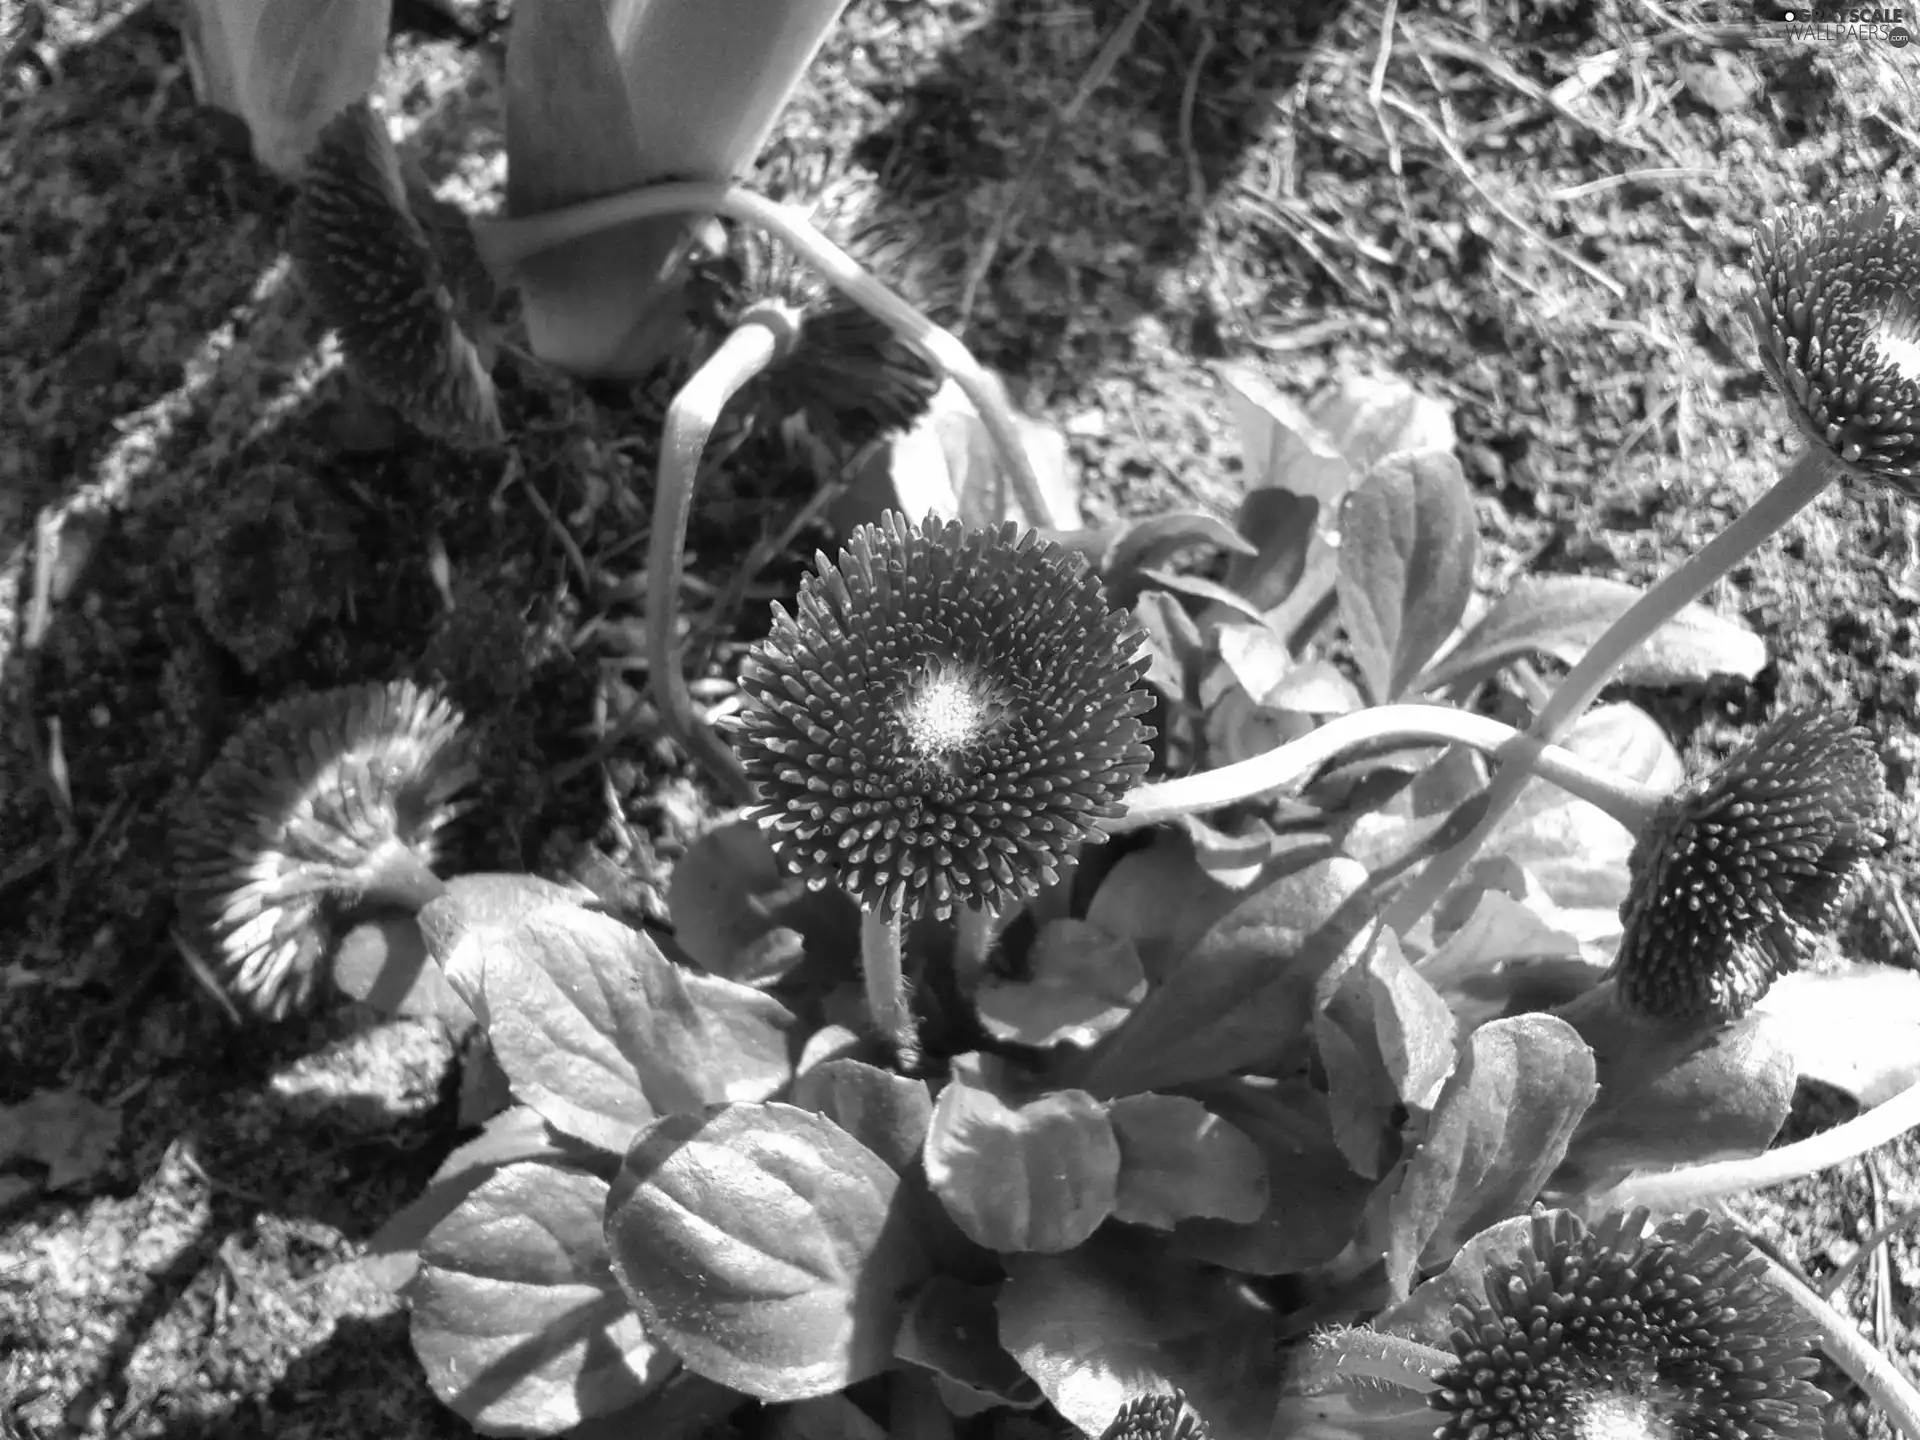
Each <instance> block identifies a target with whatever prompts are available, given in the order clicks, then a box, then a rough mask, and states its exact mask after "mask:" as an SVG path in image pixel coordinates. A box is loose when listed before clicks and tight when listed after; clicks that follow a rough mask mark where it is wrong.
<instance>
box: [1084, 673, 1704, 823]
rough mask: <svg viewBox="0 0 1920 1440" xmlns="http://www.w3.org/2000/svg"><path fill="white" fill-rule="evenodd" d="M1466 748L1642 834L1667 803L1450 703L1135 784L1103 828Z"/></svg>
mask: <svg viewBox="0 0 1920 1440" xmlns="http://www.w3.org/2000/svg"><path fill="white" fill-rule="evenodd" d="M1382 744H1394V745H1428V744H1441V745H1465V746H1468V747H1469V748H1471V749H1474V750H1479V751H1483V752H1487V753H1492V752H1495V751H1507V750H1512V751H1513V752H1515V753H1518V754H1521V755H1524V756H1525V757H1526V758H1527V759H1528V760H1529V761H1530V762H1532V764H1533V765H1535V766H1537V767H1538V773H1539V774H1540V775H1541V776H1543V777H1544V778H1546V779H1548V780H1551V781H1552V782H1553V783H1554V784H1556V785H1558V786H1559V787H1560V788H1561V789H1563V790H1565V791H1567V792H1568V793H1569V794H1572V795H1576V796H1578V797H1579V798H1580V799H1582V800H1586V801H1590V802H1591V803H1593V804H1595V805H1598V806H1599V807H1600V808H1601V809H1602V810H1604V811H1606V812H1607V814H1609V815H1611V816H1613V818H1614V819H1616V820H1618V821H1619V822H1620V823H1621V824H1622V825H1624V826H1626V827H1627V829H1629V830H1631V831H1633V832H1634V833H1635V834H1638V833H1639V832H1640V831H1641V830H1643V829H1644V828H1645V827H1646V824H1647V821H1648V819H1649V818H1650V817H1651V816H1652V814H1653V811H1654V809H1655V808H1656V807H1657V806H1658V805H1659V804H1660V803H1661V802H1662V801H1663V800H1664V799H1665V798H1666V797H1665V796H1664V795H1663V794H1661V793H1660V792H1658V791H1655V790H1651V789H1649V788H1648V787H1646V786H1644V785H1640V784H1638V783H1636V782H1634V781H1632V780H1629V779H1627V778H1626V777H1625V776H1623V775H1619V774H1616V773H1615V772H1614V771H1611V770H1609V769H1607V768H1606V767H1605V766H1602V765H1596V764H1594V763H1593V762H1592V761H1590V760H1583V759H1582V758H1581V757H1580V756H1578V755H1576V754H1574V753H1573V752H1572V751H1571V750H1564V749H1562V748H1560V747H1559V746H1557V745H1546V744H1542V743H1541V742H1540V741H1538V740H1535V739H1532V738H1531V737H1529V736H1526V735H1523V734H1522V733H1521V732H1520V731H1518V730H1516V729H1514V728H1513V726H1511V725H1507V724H1503V723H1502V722H1500V721H1498V720H1495V719H1492V718H1490V717H1489V716H1486V715H1475V714H1474V713H1473V712H1471V711H1468V710H1456V709H1454V708H1453V707H1452V706H1449V705H1377V706H1375V707H1374V708H1373V709H1371V710H1357V711H1355V712H1354V713H1353V714H1351V715H1342V716H1340V717H1339V718H1338V719H1334V720H1329V721H1328V722H1327V723H1326V724H1325V725H1322V726H1321V727H1320V728H1319V729H1318V730H1314V731H1310V732H1309V733H1307V734H1305V735H1302V736H1301V737H1300V738H1299V739H1298V740H1290V741H1288V742H1287V743H1286V744H1285V745H1279V746H1276V747H1275V748H1273V749H1272V750H1269V751H1267V752H1266V753H1265V754H1264V755H1255V756H1254V757H1253V758H1252V759H1249V760H1240V761H1236V762H1235V763H1234V764H1232V765H1222V766H1221V767H1220V768H1219V769H1217V770H1205V771H1202V772H1201V773H1200V774H1198V775H1184V776H1182V777H1180V778H1179V779H1178V780H1161V781H1158V782H1156V783H1154V784H1151V785H1141V786H1137V787H1136V788H1135V789H1134V791H1133V792H1132V794H1131V795H1129V796H1128V797H1127V813H1126V814H1125V815H1122V816H1120V817H1119V818H1118V819H1115V820H1108V821H1105V822H1103V823H1102V827H1101V828H1102V829H1104V830H1106V831H1107V832H1108V833H1109V834H1113V835H1119V834H1124V833H1125V832H1127V831H1129V830H1138V829H1140V828H1141V827H1142V826H1145V825H1154V824H1158V823H1159V822H1161V821H1163V820H1171V819H1173V818H1174V817H1176V816H1179V815H1195V814H1199V813H1201V812H1203V811H1207V810H1217V809H1220V808H1221V807H1223V806H1227V805H1235V804H1239V803H1241V802H1243V801H1247V800H1253V799H1257V798H1258V797H1260V796H1262V795H1270V794H1272V793H1273V792H1274V791H1277V790H1290V789H1294V788H1296V787H1298V786H1300V785H1303V784H1305V783H1306V782H1307V781H1308V780H1310V779H1312V778H1313V775H1314V773H1315V772H1316V771H1318V770H1319V769H1320V768H1321V767H1322V766H1323V765H1326V764H1328V763H1329V762H1331V761H1333V760H1337V759H1339V758H1340V757H1341V756H1343V755H1345V754H1346V753H1347V752H1349V751H1351V750H1358V749H1360V748H1361V747H1362V746H1369V745H1382Z"/></svg>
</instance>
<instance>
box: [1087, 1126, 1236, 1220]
mask: <svg viewBox="0 0 1920 1440" xmlns="http://www.w3.org/2000/svg"><path fill="white" fill-rule="evenodd" d="M1107 1113H1108V1117H1109V1119H1110V1120H1111V1121H1112V1124H1113V1134H1114V1138H1115V1139H1116V1140H1118V1141H1119V1142H1120V1183H1119V1188H1118V1190H1117V1191H1116V1193H1115V1198H1114V1205H1113V1218H1114V1219H1116V1220H1124V1221H1126V1222H1127V1223H1128V1224H1130V1225H1151V1226H1153V1227H1154V1228H1155V1229H1158V1230H1171V1229H1172V1228H1173V1227H1174V1226H1175V1225H1177V1224H1178V1223H1179V1222H1180V1221H1182V1220H1197V1219H1212V1220H1226V1221H1230V1222H1232V1223H1235V1224H1241V1225H1245V1224H1250V1223H1251V1222H1252V1221H1254V1220H1257V1219H1259V1218H1260V1216H1261V1214H1262V1213H1264V1212H1265V1210H1266V1208H1267V1198H1268V1191H1267V1162H1266V1160H1265V1158H1264V1157H1263V1156H1262V1155H1261V1153H1260V1148H1259V1147H1258V1146H1257V1145H1255V1144H1254V1143H1253V1141H1251V1140H1249V1139H1248V1138H1247V1137H1246V1136H1245V1135H1244V1134H1242V1133H1241V1132H1240V1131H1238V1130H1236V1129H1234V1127H1233V1126H1231V1125H1229V1124H1228V1123H1227V1122H1226V1121H1224V1120H1222V1119H1221V1118H1220V1117H1219V1116H1218V1115H1215V1114H1213V1113H1212V1112H1211V1111H1209V1110H1208V1109H1207V1107H1206V1106H1204V1105H1202V1104H1201V1103H1200V1102H1199V1101H1198V1100H1189V1099H1187V1098H1186V1097H1185V1096H1181V1095H1128V1096H1125V1097H1124V1098H1122V1099H1119V1100H1115V1101H1114V1102H1113V1103H1112V1104H1111V1105H1110V1106H1109V1107H1108V1112H1107Z"/></svg>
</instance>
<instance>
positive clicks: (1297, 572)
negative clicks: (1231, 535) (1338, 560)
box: [1227, 490, 1326, 614]
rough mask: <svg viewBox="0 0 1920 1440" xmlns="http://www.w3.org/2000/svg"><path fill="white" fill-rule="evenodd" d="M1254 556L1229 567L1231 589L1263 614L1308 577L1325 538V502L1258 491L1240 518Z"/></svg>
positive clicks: (1241, 557)
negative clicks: (1322, 528) (1310, 559)
mask: <svg viewBox="0 0 1920 1440" xmlns="http://www.w3.org/2000/svg"><path fill="white" fill-rule="evenodd" d="M1236 523H1237V524H1238V525H1239V527H1240V533H1241V534H1242V535H1244V536H1245V537H1246V538H1247V541H1248V548H1249V549H1250V550H1251V551H1252V552H1253V553H1252V554H1251V555H1238V556H1235V557H1234V558H1233V559H1232V560H1230V561H1228V562H1227V588H1228V589H1229V590H1231V591H1233V592H1234V594H1236V595H1241V596H1244V597H1245V598H1246V599H1247V600H1248V601H1249V602H1250V603H1251V604H1252V605H1253V607H1254V608H1255V609H1256V610H1259V611H1260V612H1261V613H1262V614H1265V613H1267V612H1268V611H1271V610H1272V609H1273V608H1274V607H1275V606H1277V605H1279V604H1280V603H1281V602H1283V601H1284V600H1286V599H1287V597H1288V596H1290V595H1292V594H1293V593H1294V591H1295V589H1297V588H1298V587H1299V585H1300V582H1301V581H1302V580H1303V579H1305V578H1306V574H1307V569H1308V557H1309V555H1310V553H1311V552H1312V551H1313V550H1314V549H1315V547H1316V544H1317V545H1318V546H1319V547H1320V548H1325V546H1326V539H1325V537H1324V536H1322V535H1321V534H1320V502H1319V501H1317V500H1313V499H1310V498H1308V497H1307V496H1304V495H1295V494H1293V493H1291V492H1290V491H1286V490H1254V491H1251V492H1250V493H1248V495H1247V496H1246V497H1245V498H1244V499H1243V500H1241V502H1240V512H1239V515H1238V516H1237V517H1236Z"/></svg>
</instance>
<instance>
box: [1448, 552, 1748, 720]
mask: <svg viewBox="0 0 1920 1440" xmlns="http://www.w3.org/2000/svg"><path fill="white" fill-rule="evenodd" d="M1640 595H1641V591H1640V590H1639V588H1638V587H1637V586H1633V585H1627V584H1624V583H1622V582H1621V581H1618V580H1603V579H1600V578H1599V577H1597V576H1592V575H1545V576H1539V577H1536V578H1534V579H1531V580H1522V581H1520V582H1519V583H1518V584H1516V585H1515V586H1514V587H1513V588H1512V589H1511V590H1509V591H1508V592H1507V593H1506V594H1505V595H1503V596H1501V597H1500V599H1499V600H1497V601H1495V602H1494V604H1493V606H1492V607H1491V608H1490V609H1489V610H1488V611H1487V613H1486V614H1485V615H1484V616H1482V617H1481V619H1480V622H1479V623H1478V624H1477V625H1475V626H1474V627H1473V628H1472V629H1471V630H1469V631H1468V632H1467V633H1466V634H1465V635H1463V636H1461V638H1460V642H1459V644H1457V645H1455V646H1454V647H1453V649H1452V650H1450V651H1449V652H1448V653H1447V655H1446V656H1445V657H1444V658H1443V659H1442V660H1441V661H1440V662H1439V663H1438V664H1436V665H1435V666H1434V667H1433V668H1432V669H1431V670H1429V671H1428V672H1427V673H1426V674H1425V675H1423V676H1421V677H1420V681H1419V684H1418V686H1417V687H1416V688H1417V689H1419V690H1422V691H1433V690H1446V689H1452V688H1455V687H1462V686H1470V685H1474V684H1477V683H1478V682H1479V681H1481V680H1484V679H1486V678H1487V677H1488V676H1489V675H1492V674H1493V673H1494V672H1495V671H1496V670H1499V669H1500V668H1501V667H1502V666H1504V665H1509V664H1511V663H1512V662H1513V661H1515V660H1519V659H1522V658H1524V657H1526V656H1529V655H1551V656H1552V657H1553V658H1554V659H1556V660H1560V661H1562V662H1564V663H1565V664H1568V665H1571V664H1573V663H1574V662H1576V661H1577V660H1579V658H1580V657H1581V656H1582V655H1584V654H1586V653H1587V651H1588V650H1589V649H1591V648H1592V647H1593V643H1594V641H1596V640H1598V639H1599V638H1600V636H1601V635H1602V634H1604V633H1605V631H1606V629H1607V627H1608V626H1610V625H1612V624H1613V622H1614V621H1615V620H1617V619H1619V618H1620V616H1622V615H1623V614H1625V613H1626V611H1627V610H1628V608H1629V607H1630V606H1632V604H1633V603H1634V601H1636V600H1638V599H1639V598H1640ZM1766 663H1767V647H1766V642H1765V641H1763V640H1761V639H1760V637H1759V636H1757V635H1755V634H1754V633H1753V631H1752V630H1750V629H1748V628H1747V627H1746V626H1745V625H1742V624H1740V623H1739V622H1737V621H1733V620H1726V619H1722V618H1721V617H1720V616H1717V615H1715V614H1714V613H1713V612H1712V611H1710V610H1708V609H1706V608H1704V607H1703V606H1700V605H1689V606H1687V607H1685V608H1684V609H1683V610H1681V611H1680V613H1679V614H1678V615H1676V616H1674V617H1673V619H1671V620H1669V621H1668V622H1667V623H1666V624H1665V625H1663V626H1661V627H1660V629H1659V630H1658V631H1656V632H1655V633H1654V634H1653V636H1652V637H1651V638H1650V639H1649V640H1648V641H1647V642H1646V644H1644V645H1642V646H1641V647H1640V648H1639V649H1638V650H1636V651H1634V653H1633V654H1632V655H1630V656H1628V657H1627V660H1626V663H1625V664H1624V665H1623V666H1622V667H1621V669H1620V670H1619V671H1617V672H1616V673H1615V677H1614V678H1615V680H1616V682H1617V683H1619V684H1622V685H1635V686H1644V687H1648V688H1668V687H1672V686H1679V685H1698V684H1703V683H1705V682H1706V681H1708V680H1711V679H1713V678H1714V677H1715V676H1718V675H1737V676H1739V677H1741V678H1742V679H1746V680H1751V679H1752V678H1753V677H1754V676H1755V675H1758V674H1759V673H1760V671H1761V670H1762V669H1764V668H1765V666H1766Z"/></svg>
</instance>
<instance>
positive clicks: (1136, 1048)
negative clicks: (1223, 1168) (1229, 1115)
mask: <svg viewBox="0 0 1920 1440" xmlns="http://www.w3.org/2000/svg"><path fill="white" fill-rule="evenodd" d="M1366 879H1367V874H1366V871H1365V870H1364V869H1362V868H1361V867H1360V866H1359V865H1357V864H1355V863H1354V862H1353V861H1351V860H1348V859H1346V858H1345V857H1344V856H1341V855H1338V854H1336V853H1334V852H1333V851H1332V847H1331V846H1330V845H1327V844H1325V843H1324V842H1319V841H1314V840H1311V839H1309V840H1307V841H1304V842H1301V843H1300V844H1299V845H1298V848H1296V849H1294V850H1293V851H1292V852H1291V853H1289V854H1286V855H1284V856H1283V857H1282V858H1281V859H1279V860H1277V861H1275V862H1274V865H1273V873H1272V878H1270V879H1268V880H1267V881H1266V882H1265V883H1264V884H1262V885H1261V886H1260V887H1259V888H1258V889H1256V890H1255V891H1253V893H1251V894H1250V895H1248V896H1247V897H1246V899H1244V900H1242V901H1241V902H1240V903H1239V904H1238V905H1236V906H1235V907H1234V908H1233V909H1232V910H1230V911H1228V912H1227V913H1226V914H1225V915H1224V916H1222V917H1221V918H1220V919H1219V920H1218V921H1216V922H1215V923H1214V924H1213V925H1212V927H1211V928H1209V929H1208V930H1207V932H1206V933H1205V934H1204V935H1202V936H1201V937H1200V939H1199V940H1198V942H1196V943H1195V945H1194V946H1193V948H1192V949H1191V950H1189V951H1188V952H1187V954H1185V955H1184V956H1182V957H1181V958H1180V960H1179V961H1178V962H1177V963H1176V964H1175V965H1174V966H1173V967H1172V969H1171V970H1170V971H1169V973H1168V974H1167V976H1166V978H1165V979H1164V980H1162V981H1161V982H1160V983H1159V984H1157V985H1155V986H1153V987H1152V988H1151V989H1149V990H1148V991H1147V995H1146V998H1145V999H1144V1000H1142V1001H1141V1002H1140V1004H1139V1005H1138V1006H1136V1007H1135V1008H1134V1012H1133V1014H1132V1015H1130V1016H1128V1017H1127V1020H1126V1021H1125V1023H1123V1024H1122V1025H1121V1026H1120V1028H1119V1029H1117V1030H1115V1031H1114V1032H1113V1033H1112V1034H1111V1035H1109V1036H1107V1038H1106V1039H1105V1040H1103V1041H1102V1042H1101V1043H1100V1044H1099V1045H1098V1046H1097V1047H1095V1049H1094V1050H1093V1051H1092V1052H1091V1053H1090V1055H1089V1057H1088V1060H1087V1063H1086V1064H1085V1065H1084V1067H1083V1068H1082V1069H1081V1070H1080V1071H1079V1073H1078V1075H1077V1078H1076V1081H1075V1083H1077V1084H1079V1085H1081V1086H1083V1087H1084V1088H1085V1089H1087V1090H1089V1091H1091V1092H1092V1093H1093V1094H1095V1095H1108V1096H1111V1095H1133V1094H1138V1093H1140V1092H1142V1091H1146V1090H1168V1089H1172V1088H1174V1087H1176V1086H1179V1085H1183V1084H1186V1083H1188V1082H1190V1081H1194V1080H1206V1079H1211V1078H1213V1077H1215V1076H1219V1075H1230V1074H1232V1073H1233V1072H1235V1071H1237V1070H1244V1069H1249V1068H1252V1067H1253V1066H1255V1065H1257V1064H1260V1063H1263V1062H1271V1061H1274V1060H1276V1059H1277V1058H1278V1057H1280V1056H1282V1055H1284V1054H1286V1053H1287V1052H1288V1051H1289V1050H1290V1049H1291V1048H1293V1047H1294V1046H1296V1045H1298V1044H1299V1042H1300V1037H1301V1036H1302V1034H1303V1032H1304V1031H1305V1029H1306V1027H1307V1025H1308V1023H1309V1022H1310V1020H1311V1019H1312V1014H1313V989H1314V985H1315V984H1316V982H1318V980H1319V978H1320V975H1321V972H1322V971H1324V970H1325V969H1326V968H1327V966H1328V965H1330V964H1332V963H1333V960H1334V959H1335V957H1336V956H1338V955H1339V954H1340V952H1341V951H1342V950H1343V949H1345V948H1346V946H1347V945H1348V944H1349V943H1351V942H1352V941H1353V940H1354V939H1355V937H1356V936H1357V935H1358V934H1359V932H1360V930H1361V928H1362V927H1363V926H1364V925H1365V924H1366V922H1367V919H1368V917H1367V916H1366V915H1364V914H1362V913H1360V912H1361V909H1362V907H1360V906H1357V905H1349V904H1348V903H1347V902H1348V901H1349V900H1350V899H1351V898H1352V897H1353V896H1354V895H1355V893H1356V892H1358V891H1359V890H1360V888H1361V887H1362V886H1363V885H1364V884H1365V883H1366Z"/></svg>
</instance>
